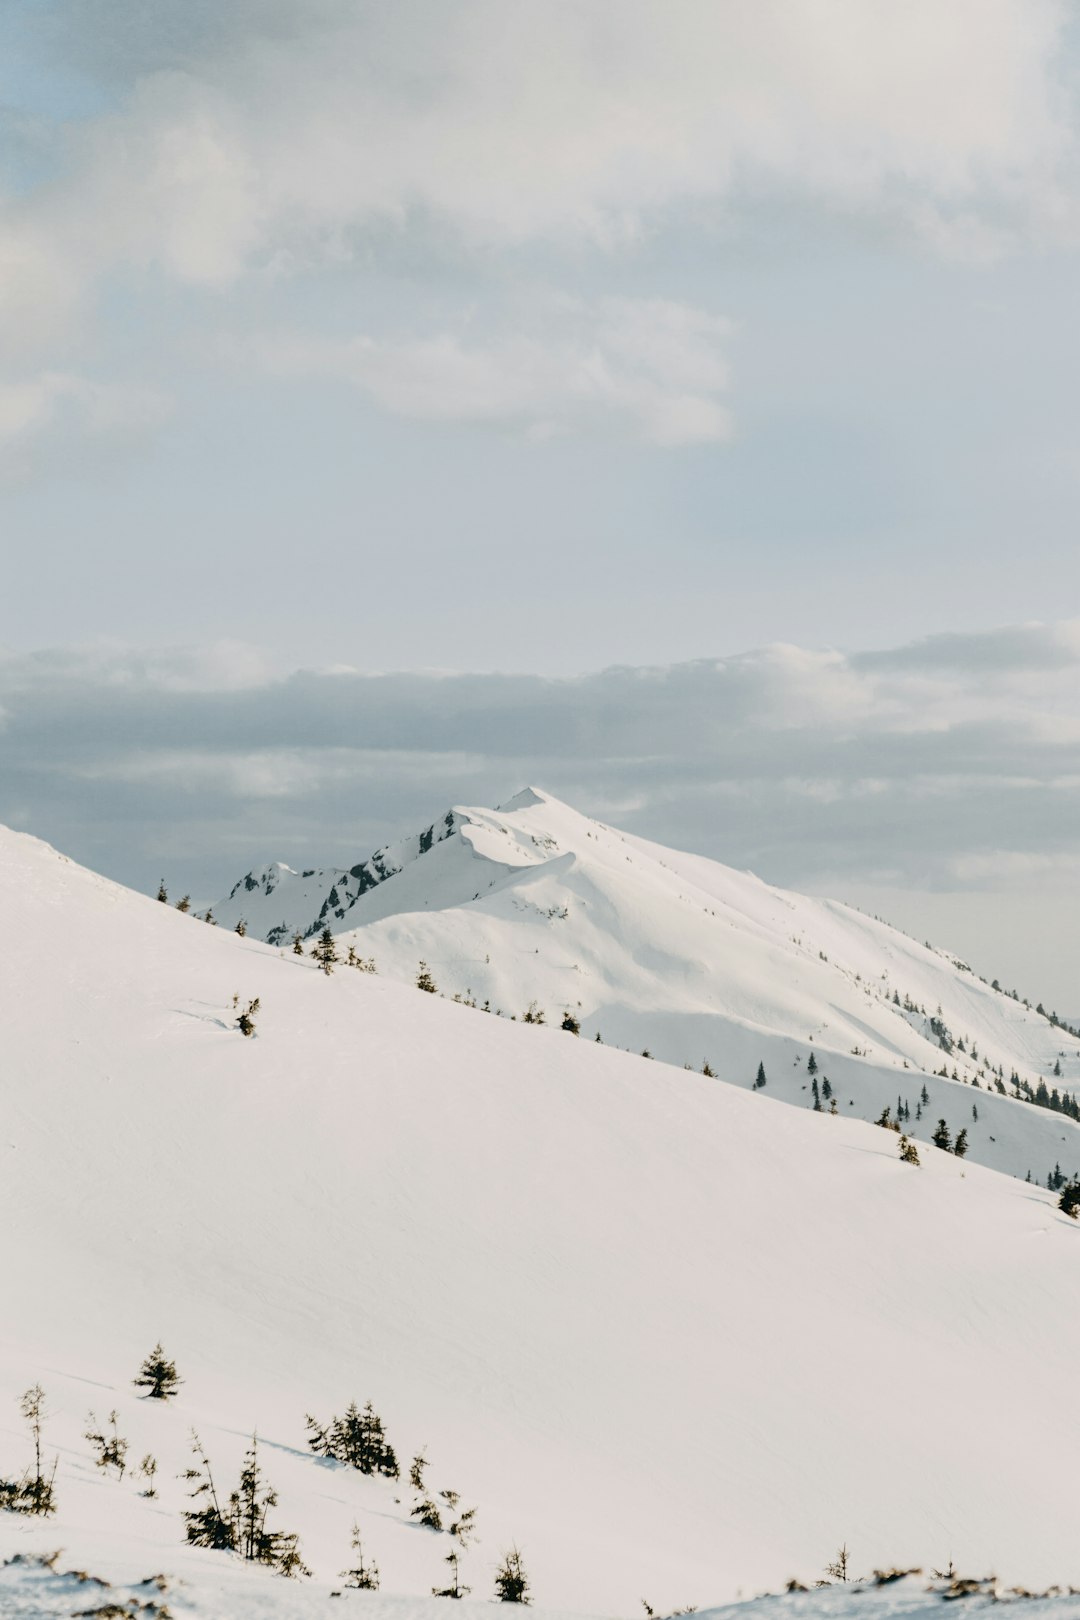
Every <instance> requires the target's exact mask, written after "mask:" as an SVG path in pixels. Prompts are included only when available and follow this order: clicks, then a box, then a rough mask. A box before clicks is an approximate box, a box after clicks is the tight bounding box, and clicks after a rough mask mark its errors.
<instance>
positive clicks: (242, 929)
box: [235, 917, 247, 939]
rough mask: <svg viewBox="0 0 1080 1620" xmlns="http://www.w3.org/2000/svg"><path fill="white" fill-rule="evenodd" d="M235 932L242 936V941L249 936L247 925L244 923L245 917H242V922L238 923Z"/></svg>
mask: <svg viewBox="0 0 1080 1620" xmlns="http://www.w3.org/2000/svg"><path fill="white" fill-rule="evenodd" d="M235 932H236V933H238V934H239V935H240V938H241V939H243V938H244V936H245V935H246V934H247V923H246V922H245V921H244V919H243V917H241V919H240V921H239V922H238V923H237V925H236V929H235Z"/></svg>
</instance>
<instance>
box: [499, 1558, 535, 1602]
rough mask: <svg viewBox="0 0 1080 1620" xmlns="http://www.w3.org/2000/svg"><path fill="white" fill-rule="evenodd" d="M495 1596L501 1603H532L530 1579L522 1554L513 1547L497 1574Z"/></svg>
mask: <svg viewBox="0 0 1080 1620" xmlns="http://www.w3.org/2000/svg"><path fill="white" fill-rule="evenodd" d="M495 1596H496V1597H497V1598H498V1600H499V1602H500V1603H531V1602H532V1597H531V1595H530V1593H529V1578H528V1576H527V1575H526V1574H525V1566H524V1565H523V1564H522V1562H521V1554H520V1553H519V1552H518V1550H517V1548H516V1547H511V1548H510V1551H509V1552H508V1553H506V1555H505V1556H504V1558H503V1561H502V1563H501V1564H500V1565H499V1567H498V1570H497V1571H496V1573H495Z"/></svg>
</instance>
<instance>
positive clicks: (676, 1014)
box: [212, 788, 1080, 1184]
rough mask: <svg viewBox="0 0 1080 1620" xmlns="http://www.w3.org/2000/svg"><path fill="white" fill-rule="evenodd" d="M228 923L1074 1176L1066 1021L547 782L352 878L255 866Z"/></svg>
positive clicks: (400, 848)
mask: <svg viewBox="0 0 1080 1620" xmlns="http://www.w3.org/2000/svg"><path fill="white" fill-rule="evenodd" d="M212 912H213V916H214V919H215V920H216V921H217V922H218V923H219V925H221V926H232V927H235V926H236V925H237V924H238V923H241V922H243V923H245V924H246V926H247V928H248V930H249V931H250V932H251V933H253V934H255V935H257V936H258V937H260V938H262V939H264V940H266V941H268V942H270V943H272V944H278V945H282V946H284V945H286V944H287V942H289V941H291V940H292V938H293V937H294V935H296V934H299V935H301V936H302V937H303V938H304V939H306V940H307V941H308V942H309V947H308V948H310V942H311V941H312V940H313V938H314V936H316V935H317V934H318V933H319V932H320V931H321V930H322V929H323V928H329V929H330V931H331V933H332V934H334V935H335V936H336V937H337V940H338V948H339V950H340V952H341V954H342V956H343V957H344V956H345V955H346V953H347V952H348V951H349V950H350V949H351V950H352V952H353V954H354V957H357V958H362V959H363V960H365V961H369V962H370V961H371V960H372V959H373V960H374V963H375V966H376V967H377V969H378V971H379V972H380V973H383V974H386V975H388V976H389V977H391V978H394V979H397V980H400V981H402V982H406V983H412V982H415V979H416V975H417V972H418V968H419V963H420V962H421V960H422V961H424V962H425V963H426V964H427V966H428V968H429V970H430V973H431V975H432V976H433V979H434V981H435V983H436V985H437V987H438V989H439V990H440V991H441V992H442V993H443V994H445V995H447V996H452V997H454V998H456V999H459V1000H464V1001H468V1002H469V1003H471V1004H475V1005H476V1006H478V1007H481V1008H487V1009H489V1010H491V1011H493V1012H501V1013H502V1014H503V1016H505V1017H516V1018H518V1019H521V1018H523V1017H525V1016H526V1015H527V1014H528V1015H529V1017H530V1018H532V1017H537V1016H541V1015H542V1016H543V1017H544V1018H545V1019H546V1020H547V1021H548V1022H555V1023H561V1022H563V1021H564V1020H569V1021H571V1022H573V1023H576V1024H577V1025H579V1026H580V1030H581V1034H582V1035H583V1036H585V1037H587V1038H590V1039H595V1038H596V1036H597V1035H599V1036H600V1038H601V1039H602V1040H603V1041H605V1042H608V1043H610V1044H614V1045H618V1046H621V1047H624V1048H626V1049H628V1050H632V1051H636V1052H641V1051H647V1052H648V1053H649V1054H650V1055H652V1056H654V1057H657V1058H662V1059H664V1060H666V1061H668V1062H672V1063H677V1064H680V1065H687V1066H690V1067H693V1068H697V1069H701V1068H702V1067H704V1066H708V1068H709V1069H710V1070H711V1071H713V1072H714V1073H715V1074H716V1075H718V1076H719V1078H721V1079H722V1080H725V1081H727V1082H730V1083H734V1084H737V1085H743V1086H752V1085H753V1084H754V1082H755V1080H756V1078H757V1075H758V1072H759V1065H762V1066H763V1067H764V1072H765V1080H766V1087H767V1089H768V1090H769V1094H770V1095H771V1096H776V1097H780V1098H782V1099H784V1100H785V1101H788V1102H792V1103H796V1104H798V1105H799V1106H803V1107H813V1106H814V1101H815V1094H816V1099H817V1101H818V1103H819V1104H820V1106H821V1107H822V1109H823V1110H826V1111H827V1110H828V1109H829V1108H830V1107H831V1106H833V1103H834V1100H835V1106H836V1107H837V1108H838V1109H839V1110H840V1111H842V1112H845V1113H848V1114H851V1115H854V1116H856V1117H859V1118H864V1119H874V1120H876V1119H878V1118H880V1117H881V1115H882V1111H883V1110H884V1109H885V1108H888V1109H889V1110H890V1117H891V1119H893V1120H894V1121H895V1120H896V1117H897V1115H898V1114H899V1115H900V1116H901V1122H902V1124H903V1126H904V1128H905V1129H906V1130H908V1131H909V1132H910V1133H911V1134H912V1135H914V1136H916V1137H918V1138H920V1139H923V1140H928V1139H929V1137H930V1136H931V1134H932V1133H933V1131H934V1130H936V1129H937V1128H938V1121H939V1120H940V1119H942V1118H944V1119H945V1121H946V1124H947V1127H948V1130H949V1132H950V1136H952V1137H955V1136H957V1135H958V1134H959V1132H960V1131H962V1130H963V1131H965V1132H966V1138H965V1140H966V1144H967V1149H968V1152H969V1153H970V1155H971V1157H972V1158H973V1159H976V1160H978V1161H979V1162H981V1163H984V1164H988V1165H990V1166H992V1167H993V1168H996V1169H1001V1170H1006V1171H1008V1172H1010V1173H1011V1174H1013V1175H1018V1176H1026V1175H1027V1174H1028V1173H1029V1172H1030V1174H1031V1176H1032V1177H1033V1178H1034V1179H1035V1180H1037V1181H1039V1182H1041V1183H1043V1184H1045V1183H1046V1180H1047V1178H1048V1176H1054V1177H1056V1175H1058V1174H1060V1175H1062V1176H1064V1175H1071V1174H1073V1173H1074V1172H1076V1171H1080V1128H1078V1126H1077V1123H1076V1119H1075V1118H1074V1117H1073V1115H1074V1114H1075V1115H1080V1107H1077V1106H1076V1105H1075V1103H1074V1100H1073V1093H1074V1091H1075V1090H1076V1089H1077V1088H1078V1087H1080V1041H1078V1040H1077V1038H1076V1037H1075V1036H1074V1035H1073V1034H1072V1033H1071V1032H1069V1031H1068V1030H1067V1029H1066V1028H1064V1027H1062V1025H1061V1023H1060V1022H1058V1023H1055V1022H1054V1021H1053V1015H1052V1014H1050V1015H1047V1014H1043V1013H1042V1012H1041V1011H1036V1010H1034V1009H1032V1008H1030V1007H1028V1006H1026V1005H1024V1004H1023V1003H1021V1002H1019V1001H1017V1000H1015V999H1013V997H1012V996H1011V995H1009V994H1007V993H1005V992H1004V991H1002V990H998V989H995V988H993V987H992V986H991V985H989V984H987V983H986V982H984V981H983V980H981V979H980V978H979V977H978V976H977V975H976V974H975V973H974V972H973V971H972V970H971V968H970V967H969V966H968V965H967V964H966V963H964V962H962V961H961V960H959V959H958V958H957V957H955V956H952V955H950V954H949V953H948V952H947V951H942V950H935V949H933V948H931V947H929V946H927V945H923V944H920V943H918V942H916V941H914V940H912V939H911V938H909V937H908V936H907V935H906V934H904V933H902V932H900V931H899V930H898V929H895V928H892V927H890V926H889V925H888V924H886V923H884V922H881V921H879V920H877V919H875V918H872V917H868V916H866V915H865V914H864V913H862V912H860V911H857V910H855V909H853V908H852V907H850V906H846V905H843V904H841V903H839V902H837V901H831V900H822V899H813V898H809V897H807V896H804V895H800V894H795V893H790V892H787V891H785V890H782V889H777V888H773V887H771V886H770V885H768V884H766V883H763V882H761V881H760V880H759V879H758V878H756V877H754V876H752V875H751V874H749V873H746V872H737V871H734V870H732V869H731V868H729V867H726V866H723V865H721V864H719V863H718V862H716V861H711V860H707V859H705V858H704V857H702V856H697V855H688V854H683V853H677V852H675V851H673V850H669V849H666V848H664V847H663V846H661V845H658V844H653V843H649V842H647V841H646V840H644V839H640V838H635V837H633V836H631V835H630V834H626V833H621V832H618V831H616V830H615V829H613V828H611V827H608V826H605V825H604V824H603V823H601V822H598V821H594V820H592V819H591V818H589V817H587V816H584V815H581V814H579V813H578V812H577V811H575V810H574V809H572V808H571V807H570V806H568V805H566V804H563V803H561V802H560V801H559V800H558V799H556V798H554V797H552V795H550V794H548V793H545V792H543V791H542V790H540V789H538V788H528V789H526V790H525V791H524V792H522V793H520V794H518V796H517V797H516V798H514V799H512V800H511V801H510V802H509V803H508V804H506V805H503V806H501V807H500V808H498V809H484V808H475V807H456V808H454V809H452V810H450V811H448V812H447V813H446V814H445V815H443V816H442V817H441V818H440V819H439V820H438V821H435V822H433V823H432V824H431V825H430V826H429V827H427V828H426V829H425V830H424V831H423V832H421V833H419V834H417V835H414V836H413V837H411V838H404V839H402V840H400V841H399V842H397V843H394V844H390V845H388V846H386V847H385V848H384V849H381V850H379V851H377V852H376V853H375V854H374V855H372V856H370V857H369V858H368V859H366V860H363V861H360V862H358V863H357V864H356V865H355V866H352V867H349V868H326V869H318V870H310V871H305V872H299V873H297V872H293V871H291V870H290V869H289V868H288V867H285V866H282V865H273V866H269V867H266V868H264V869H263V870H261V871H252V872H249V873H248V874H247V875H246V876H245V877H244V878H242V879H240V881H239V882H238V883H237V884H235V885H234V887H233V889H232V890H231V892H230V893H229V895H228V896H227V897H226V898H225V899H223V900H222V901H220V902H219V903H218V904H217V905H216V906H214V907H213V908H212ZM530 1008H532V1011H531V1013H530V1011H529V1010H530ZM811 1059H813V1065H812V1069H811ZM1027 1098H1030V1099H1031V1101H1028V1100H1024V1099H1027ZM1033 1103H1045V1104H1046V1106H1045V1107H1040V1106H1037V1105H1036V1106H1033V1105H1032V1104H1033Z"/></svg>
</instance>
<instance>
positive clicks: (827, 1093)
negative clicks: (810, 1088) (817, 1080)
mask: <svg viewBox="0 0 1080 1620" xmlns="http://www.w3.org/2000/svg"><path fill="white" fill-rule="evenodd" d="M821 1095H822V1096H823V1097H824V1099H825V1101H826V1102H828V1100H829V1098H830V1097H831V1096H832V1085H831V1083H830V1081H829V1077H828V1075H826V1076H825V1077H824V1079H823V1080H822V1082H821Z"/></svg>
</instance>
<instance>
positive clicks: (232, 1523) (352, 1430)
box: [0, 1344, 531, 1603]
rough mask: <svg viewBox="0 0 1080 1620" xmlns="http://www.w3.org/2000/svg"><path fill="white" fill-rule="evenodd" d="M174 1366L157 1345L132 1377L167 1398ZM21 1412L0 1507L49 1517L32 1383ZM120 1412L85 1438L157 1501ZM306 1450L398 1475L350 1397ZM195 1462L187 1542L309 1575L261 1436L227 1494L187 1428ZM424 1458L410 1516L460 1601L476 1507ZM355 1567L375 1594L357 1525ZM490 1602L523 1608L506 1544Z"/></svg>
mask: <svg viewBox="0 0 1080 1620" xmlns="http://www.w3.org/2000/svg"><path fill="white" fill-rule="evenodd" d="M182 1381H183V1380H182V1379H181V1378H180V1375H179V1373H178V1372H177V1370H176V1363H175V1362H174V1361H172V1360H170V1358H169V1357H168V1356H167V1355H166V1354H165V1351H164V1349H163V1347H162V1346H161V1344H156V1345H155V1346H154V1348H153V1350H152V1351H151V1352H150V1354H149V1355H148V1356H147V1358H146V1360H145V1361H144V1362H143V1364H142V1366H141V1367H140V1368H139V1372H138V1376H137V1377H136V1378H135V1379H134V1380H133V1382H134V1384H135V1387H136V1388H137V1389H140V1390H142V1391H143V1393H144V1395H145V1396H146V1398H147V1399H149V1400H158V1401H168V1400H171V1399H173V1397H174V1396H175V1395H176V1394H177V1393H178V1392H179V1389H180V1385H181V1383H182ZM19 1408H20V1411H21V1413H22V1416H23V1417H24V1419H25V1420H26V1422H27V1425H28V1427H29V1429H30V1436H31V1439H32V1442H33V1447H34V1459H33V1462H31V1463H29V1464H28V1465H27V1467H26V1469H25V1470H24V1471H23V1473H22V1474H21V1475H20V1476H19V1478H17V1479H14V1480H6V1479H0V1508H4V1509H7V1510H8V1511H9V1512H13V1513H26V1514H33V1515H40V1516H47V1515H49V1514H52V1513H55V1511H56V1505H57V1503H56V1468H57V1462H56V1459H54V1460H53V1462H52V1465H51V1467H50V1466H47V1464H46V1462H45V1460H44V1455H43V1437H42V1430H43V1424H44V1419H45V1392H44V1390H43V1389H42V1388H41V1385H40V1384H35V1385H34V1386H33V1388H32V1389H28V1390H27V1391H26V1393H25V1394H24V1395H23V1396H22V1397H21V1398H20V1401H19ZM118 1423H119V1415H118V1414H117V1413H116V1412H115V1411H114V1412H110V1414H109V1419H108V1423H107V1424H99V1423H98V1420H97V1418H96V1417H95V1416H94V1414H93V1413H92V1412H91V1414H90V1418H89V1427H88V1429H87V1431H86V1436H85V1438H86V1439H87V1440H88V1441H89V1443H90V1445H91V1447H92V1449H93V1452H94V1462H95V1463H96V1465H97V1467H98V1468H100V1469H101V1470H102V1471H103V1472H104V1473H105V1474H113V1475H115V1477H116V1478H117V1479H118V1480H122V1479H123V1477H124V1474H125V1473H128V1472H130V1473H131V1474H132V1475H133V1477H134V1478H136V1479H141V1480H142V1481H143V1485H144V1488H143V1490H142V1492H141V1494H142V1495H143V1496H147V1497H156V1496H157V1494H158V1493H157V1487H156V1484H155V1477H156V1475H157V1471H158V1464H157V1459H156V1458H154V1457H153V1456H151V1455H149V1454H148V1455H147V1456H145V1457H144V1458H143V1459H142V1462H141V1463H139V1465H138V1466H137V1467H136V1468H134V1469H129V1466H128V1449H129V1447H128V1441H127V1440H126V1439H125V1438H124V1437H123V1436H122V1435H121V1434H120V1432H119V1428H118ZM307 1428H308V1445H309V1446H310V1447H311V1450H312V1451H313V1452H314V1453H315V1455H316V1456H318V1457H322V1458H325V1459H327V1460H328V1461H332V1462H337V1463H341V1464H343V1465H345V1466H347V1467H350V1468H356V1469H357V1470H358V1471H359V1472H360V1473H362V1474H369V1475H380V1476H382V1477H383V1478H384V1479H393V1480H396V1479H398V1478H399V1477H400V1471H399V1468H398V1461H397V1455H396V1453H395V1451H394V1448H393V1447H392V1446H391V1445H390V1442H389V1440H388V1439H387V1437H386V1431H385V1429H384V1427H383V1422H382V1419H381V1418H380V1417H379V1416H378V1414H377V1413H376V1412H375V1411H374V1409H373V1407H372V1405H371V1402H370V1401H369V1402H368V1403H367V1404H366V1405H365V1407H364V1408H363V1410H362V1411H361V1410H360V1408H359V1407H358V1406H357V1404H356V1402H355V1401H353V1402H351V1403H350V1404H349V1406H348V1407H347V1408H346V1409H345V1414H344V1416H343V1417H332V1418H331V1419H330V1421H329V1423H327V1424H322V1423H319V1422H317V1421H316V1419H315V1418H313V1417H310V1416H309V1417H308V1419H307ZM191 1439H192V1452H193V1456H194V1463H193V1465H192V1466H191V1467H189V1468H187V1469H185V1471H184V1473H183V1474H182V1476H181V1477H182V1478H183V1479H184V1480H185V1481H187V1482H188V1485H189V1487H190V1489H189V1499H190V1502H191V1506H190V1507H188V1508H186V1509H185V1510H184V1513H183V1520H184V1532H185V1536H186V1538H187V1540H188V1542H190V1544H191V1545H192V1546H195V1547H209V1548H212V1549H214V1550H215V1551H218V1552H231V1553H234V1554H236V1555H237V1556H238V1557H240V1558H243V1559H244V1560H246V1561H247V1562H249V1563H255V1564H262V1565H264V1566H265V1567H267V1568H269V1569H272V1570H274V1571H275V1572H276V1573H277V1574H279V1575H286V1576H299V1575H310V1574H311V1571H310V1569H308V1567H307V1565H306V1564H305V1563H304V1561H303V1558H302V1557H301V1554H300V1540H299V1537H298V1536H297V1535H296V1534H294V1533H292V1532H287V1531H283V1530H277V1529H271V1528H270V1526H269V1523H268V1519H269V1515H270V1512H271V1510H272V1509H273V1508H275V1507H276V1506H277V1501H278V1498H277V1493H276V1491H275V1490H274V1488H273V1486H272V1485H270V1484H269V1483H268V1481H267V1479H266V1476H265V1473H264V1471H263V1468H262V1465H261V1464H260V1462H259V1443H258V1437H257V1436H256V1435H252V1437H251V1444H250V1446H249V1447H248V1449H247V1451H246V1452H245V1454H244V1461H243V1466H242V1468H241V1471H240V1479H239V1481H238V1483H237V1485H236V1487H235V1489H234V1490H232V1491H230V1492H229V1494H228V1496H223V1495H222V1494H221V1493H219V1491H218V1487H217V1483H216V1481H215V1479H214V1473H213V1469H212V1467H211V1464H210V1459H209V1457H208V1456H207V1454H206V1451H205V1449H204V1447H203V1444H202V1441H201V1440H200V1439H199V1436H198V1435H197V1434H196V1433H195V1431H194V1430H192V1435H191ZM427 1466H428V1460H427V1458H426V1457H425V1456H424V1454H423V1452H422V1451H420V1452H418V1453H417V1454H416V1456H415V1457H414V1458H413V1460H412V1464H411V1466H410V1468H409V1484H410V1485H411V1486H412V1489H413V1491H414V1493H415V1499H414V1502H413V1506H412V1509H411V1516H412V1517H413V1518H414V1519H415V1520H416V1521H417V1523H418V1524H419V1525H421V1526H423V1527H424V1528H425V1529H427V1530H431V1531H435V1532H438V1533H445V1534H446V1535H447V1536H448V1537H449V1543H450V1545H449V1551H448V1552H447V1554H446V1557H445V1562H446V1564H447V1565H448V1566H449V1575H448V1578H447V1581H446V1584H445V1586H441V1587H433V1588H432V1595H433V1596H434V1597H449V1598H461V1597H464V1596H465V1595H466V1594H467V1593H468V1592H469V1591H470V1590H471V1588H470V1587H468V1586H465V1585H464V1584H463V1583H462V1580H461V1558H462V1554H463V1552H464V1551H465V1549H466V1547H467V1546H468V1545H469V1543H470V1541H471V1540H472V1539H473V1537H474V1536H475V1534H476V1509H475V1508H474V1507H472V1508H462V1506H461V1497H460V1494H459V1493H458V1492H457V1491H454V1490H442V1491H439V1492H437V1493H433V1492H431V1491H429V1489H428V1488H427V1485H426V1484H425V1480H424V1473H425V1470H426V1469H427ZM352 1553H353V1555H354V1556H353V1563H352V1566H351V1567H350V1568H349V1569H344V1570H342V1571H341V1577H342V1579H343V1580H344V1582H345V1584H346V1585H348V1586H350V1587H357V1588H360V1589H362V1590H365V1591H369V1592H374V1591H377V1590H378V1587H379V1570H378V1565H377V1564H376V1563H375V1562H374V1560H373V1559H371V1558H369V1557H367V1556H366V1555H365V1553H364V1549H363V1545H362V1540H361V1535H360V1529H359V1526H358V1525H356V1524H354V1525H353V1530H352ZM495 1596H496V1598H498V1599H499V1601H500V1602H503V1603H529V1602H530V1601H531V1598H530V1593H529V1582H528V1578H527V1576H526V1574H525V1569H524V1565H523V1563H522V1558H521V1553H520V1552H519V1551H518V1549H517V1548H516V1547H511V1548H510V1550H509V1552H507V1553H506V1554H505V1555H504V1556H503V1559H502V1562H501V1563H500V1565H499V1567H498V1569H497V1571H496V1575H495Z"/></svg>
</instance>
